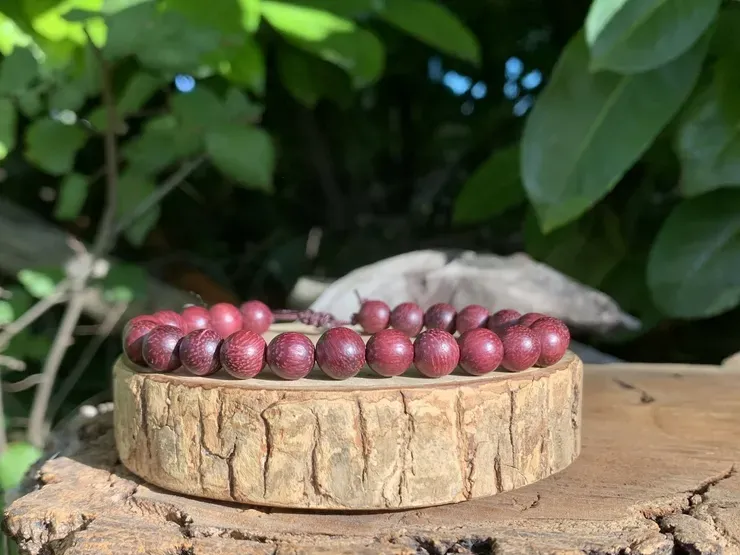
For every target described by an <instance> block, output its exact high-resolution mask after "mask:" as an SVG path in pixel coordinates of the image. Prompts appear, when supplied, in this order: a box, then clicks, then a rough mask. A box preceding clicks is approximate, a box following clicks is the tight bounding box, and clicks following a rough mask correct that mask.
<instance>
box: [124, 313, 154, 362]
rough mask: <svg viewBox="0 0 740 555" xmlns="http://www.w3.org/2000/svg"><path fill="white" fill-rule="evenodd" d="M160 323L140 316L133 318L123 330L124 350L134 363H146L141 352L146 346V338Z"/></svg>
mask: <svg viewBox="0 0 740 555" xmlns="http://www.w3.org/2000/svg"><path fill="white" fill-rule="evenodd" d="M158 325H159V324H158V323H157V322H155V321H154V320H146V319H143V318H141V317H139V316H137V317H136V318H133V319H131V320H130V321H129V322H128V323H127V324H126V326H125V327H124V330H123V352H124V353H126V356H127V357H128V359H129V360H130V361H131V362H133V363H134V364H139V365H141V366H143V365H145V364H146V361H145V360H144V355H143V354H142V352H141V349H142V347H143V346H144V338H145V337H146V336H147V334H148V333H149V332H150V331H152V330H153V329H154V328H156V327H157V326H158Z"/></svg>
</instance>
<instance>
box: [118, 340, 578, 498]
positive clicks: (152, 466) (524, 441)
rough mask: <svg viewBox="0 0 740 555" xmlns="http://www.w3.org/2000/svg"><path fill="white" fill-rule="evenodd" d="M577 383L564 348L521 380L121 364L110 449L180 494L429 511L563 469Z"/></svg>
mask: <svg viewBox="0 0 740 555" xmlns="http://www.w3.org/2000/svg"><path fill="white" fill-rule="evenodd" d="M292 327H293V328H295V326H292ZM272 333H273V334H274V333H276V332H272ZM318 337H319V336H318V335H314V336H313V339H314V340H315V339H318ZM267 339H268V340H269V337H267ZM581 389H582V364H581V362H580V360H579V359H578V358H577V357H576V356H574V355H573V354H572V353H568V354H567V355H566V357H565V358H564V359H563V360H562V361H561V362H560V363H559V364H557V365H555V366H553V367H550V368H537V369H531V370H528V371H526V372H521V373H517V374H511V373H503V372H496V373H492V374H489V375H488V376H486V377H473V376H469V375H465V374H464V373H462V372H455V373H453V374H451V375H449V376H446V377H444V378H441V379H436V380H430V379H427V378H424V377H423V376H421V375H418V374H416V375H415V374H414V371H410V372H407V374H406V375H404V376H402V377H395V378H391V379H386V378H380V377H378V376H375V375H374V374H373V373H372V372H371V371H370V370H369V368H367V367H366V368H365V369H364V370H363V371H362V372H361V373H360V374H359V375H358V376H357V377H354V378H351V379H349V380H343V381H335V380H331V379H328V378H325V377H323V376H322V374H321V373H320V372H319V371H318V368H315V369H314V373H312V375H311V376H309V379H304V380H299V381H292V382H291V381H284V380H278V379H275V378H273V377H271V376H270V375H269V374H268V375H266V376H265V377H264V378H260V379H252V380H244V381H240V380H233V379H228V376H226V377H220V375H218V374H217V375H215V376H211V377H208V378H197V377H193V376H188V375H186V374H185V373H182V372H181V373H174V374H147V373H140V372H137V371H136V370H135V368H134V367H132V366H129V365H128V364H127V363H126V362H125V361H124V360H123V359H121V360H119V361H118V363H117V364H116V367H115V369H114V397H115V404H116V412H115V430H116V442H117V445H118V452H119V453H120V456H121V460H122V462H123V464H124V465H125V466H126V467H127V468H128V469H129V470H131V471H132V472H134V473H135V474H137V475H139V476H140V477H142V478H144V479H145V480H147V481H148V482H149V483H152V484H155V485H157V486H160V487H163V488H166V489H168V490H170V491H175V492H179V493H184V494H187V495H194V496H198V497H207V498H210V499H217V500H222V501H234V502H239V503H247V504H256V505H266V506H273V507H284V508H293V509H296V508H298V509H304V508H311V509H328V510H364V511H366V510H387V509H407V508H414V507H428V506H432V505H441V504H446V503H455V502H460V501H466V500H469V499H474V498H478V497H487V496H490V495H494V494H498V493H501V492H504V491H509V490H512V489H515V488H517V487H521V486H524V485H527V484H531V483H534V482H536V481H537V480H540V479H542V478H545V477H547V476H550V475H552V474H554V473H556V472H559V471H561V470H562V469H564V468H565V467H567V466H568V465H569V464H570V463H572V462H573V460H575V459H576V457H577V456H578V453H579V451H580V422H581V395H580V391H581Z"/></svg>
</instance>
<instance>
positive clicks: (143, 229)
mask: <svg viewBox="0 0 740 555" xmlns="http://www.w3.org/2000/svg"><path fill="white" fill-rule="evenodd" d="M155 188H156V186H155V185H154V183H153V182H152V181H151V180H150V179H149V178H147V177H146V176H143V175H140V174H138V173H134V172H133V171H127V172H125V173H123V174H122V175H121V177H120V179H119V181H118V206H117V208H118V215H119V217H123V216H128V215H129V214H130V213H131V212H133V211H134V210H135V209H136V208H137V207H138V206H139V204H140V203H141V202H142V201H143V200H144V199H145V198H147V197H148V196H150V195H151V194H152V193H153V192H154V190H155ZM159 215H160V207H159V205H154V206H152V207H151V208H150V209H149V210H148V211H147V212H146V213H145V214H144V215H142V216H141V217H140V218H139V219H137V220H136V221H135V222H134V223H133V224H131V225H130V226H129V227H127V228H126V229H125V230H124V231H123V235H124V236H125V237H126V239H128V241H129V242H130V243H131V244H132V245H135V246H137V247H138V246H140V245H142V244H143V243H144V241H145V240H146V238H147V237H148V236H149V232H150V231H151V230H152V229H153V228H154V226H155V225H157V222H158V221H159Z"/></svg>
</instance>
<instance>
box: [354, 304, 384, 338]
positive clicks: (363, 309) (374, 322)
mask: <svg viewBox="0 0 740 555" xmlns="http://www.w3.org/2000/svg"><path fill="white" fill-rule="evenodd" d="M390 318H391V309H390V307H389V306H388V305H387V304H385V303H384V302H383V301H363V302H362V305H360V311H359V312H358V313H357V314H355V315H354V318H353V320H354V321H355V322H356V323H357V324H359V325H360V327H361V328H362V331H364V332H365V333H368V334H372V333H376V332H379V331H380V330H384V329H385V328H387V327H388V323H389V322H390Z"/></svg>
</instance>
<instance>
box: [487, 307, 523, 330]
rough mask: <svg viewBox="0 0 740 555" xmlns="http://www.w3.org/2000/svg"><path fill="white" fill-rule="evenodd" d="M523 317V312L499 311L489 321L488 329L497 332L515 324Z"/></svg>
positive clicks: (508, 309)
mask: <svg viewBox="0 0 740 555" xmlns="http://www.w3.org/2000/svg"><path fill="white" fill-rule="evenodd" d="M521 316H522V314H521V312H519V311H518V310H514V309H513V308H505V309H503V310H499V311H497V312H494V313H493V314H492V315H491V317H490V318H489V319H488V329H490V330H493V331H496V330H497V329H499V328H503V327H506V325H507V324H515V323H516V321H517V320H519V318H521Z"/></svg>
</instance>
